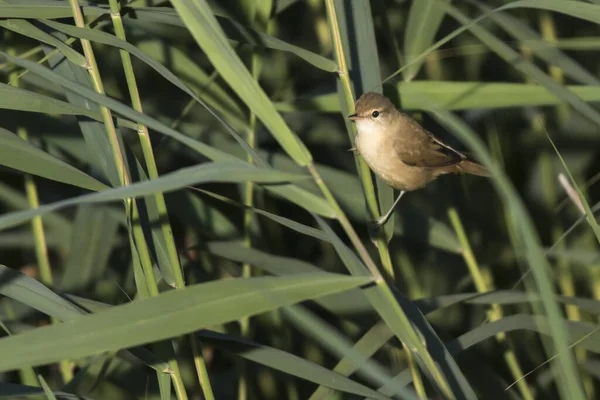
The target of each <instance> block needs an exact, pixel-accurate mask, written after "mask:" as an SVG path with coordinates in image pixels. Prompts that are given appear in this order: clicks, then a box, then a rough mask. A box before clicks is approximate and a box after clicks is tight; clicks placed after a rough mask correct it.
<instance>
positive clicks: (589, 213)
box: [546, 132, 600, 243]
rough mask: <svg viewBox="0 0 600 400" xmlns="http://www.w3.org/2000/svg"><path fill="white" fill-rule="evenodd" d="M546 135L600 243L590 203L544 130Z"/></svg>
mask: <svg viewBox="0 0 600 400" xmlns="http://www.w3.org/2000/svg"><path fill="white" fill-rule="evenodd" d="M546 137H547V138H548V141H550V144H551V145H552V148H553V149H554V151H555V152H556V155H557V156H558V158H559V160H560V162H561V164H562V166H563V168H564V169H565V171H566V173H567V175H568V176H569V180H570V181H571V185H573V187H574V188H575V190H576V191H577V197H578V198H579V200H580V201H581V205H582V206H583V209H584V210H585V215H586V216H587V221H588V223H589V224H590V226H591V227H592V231H593V232H594V235H595V236H596V240H597V241H598V243H600V226H599V225H598V221H597V220H596V216H595V215H594V213H593V212H592V209H591V208H590V204H589V203H588V201H587V200H586V198H585V196H584V195H583V192H582V191H581V189H580V188H579V185H577V182H576V181H575V178H573V175H572V174H571V171H569V167H568V166H567V163H566V162H565V160H564V159H563V157H562V155H561V154H560V152H559V151H558V148H557V147H556V145H555V144H554V141H553V140H552V138H551V137H550V135H549V134H548V132H546Z"/></svg>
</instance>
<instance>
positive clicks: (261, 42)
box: [125, 7, 337, 72]
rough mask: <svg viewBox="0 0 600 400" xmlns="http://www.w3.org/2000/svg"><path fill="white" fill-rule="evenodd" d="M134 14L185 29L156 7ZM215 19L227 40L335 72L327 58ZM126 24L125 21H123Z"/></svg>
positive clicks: (174, 15)
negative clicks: (263, 49) (290, 55)
mask: <svg viewBox="0 0 600 400" xmlns="http://www.w3.org/2000/svg"><path fill="white" fill-rule="evenodd" d="M135 14H136V17H137V19H139V20H140V21H145V22H146V21H147V22H159V23H164V24H169V25H173V26H179V27H185V26H186V25H185V23H184V22H183V21H182V20H181V18H180V17H179V15H177V13H174V12H172V11H171V10H168V9H165V8H162V7H161V8H158V7H136V8H135ZM215 18H216V20H217V22H218V23H219V25H220V26H221V28H222V29H223V32H224V33H225V35H227V38H228V39H229V40H232V41H237V42H240V43H242V42H243V43H248V44H250V45H254V46H263V47H266V48H269V49H273V50H280V51H285V52H288V53H291V54H294V55H296V56H298V57H300V58H301V59H303V60H304V61H306V62H308V63H310V64H312V65H314V66H315V67H317V68H319V69H322V70H323V71H327V72H335V71H337V64H336V63H335V62H334V61H333V60H330V59H329V58H326V57H323V56H321V55H319V54H316V53H313V52H311V51H308V50H306V49H303V48H301V47H298V46H294V45H293V44H291V43H287V42H284V41H283V40H280V39H278V38H276V37H274V36H271V35H268V34H266V33H263V32H258V31H256V30H253V29H250V28H247V27H245V26H243V25H242V24H240V23H239V22H236V21H234V20H232V19H230V18H226V17H224V16H218V15H215ZM125 22H126V23H127V20H125Z"/></svg>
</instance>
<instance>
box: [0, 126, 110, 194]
mask: <svg viewBox="0 0 600 400" xmlns="http://www.w3.org/2000/svg"><path fill="white" fill-rule="evenodd" d="M0 141H2V146H0V165H4V166H6V167H10V168H13V169H16V170H17V171H21V172H24V173H28V174H32V175H36V176H41V177H43V178H47V179H51V180H53V181H56V182H62V183H66V184H69V185H73V186H77V187H80V188H84V189H88V190H93V191H101V190H104V189H108V186H106V185H105V184H103V183H101V182H99V181H97V180H96V179H94V178H92V177H91V176H89V175H87V174H86V173H84V172H82V171H80V170H78V169H77V168H75V167H73V166H71V165H69V164H67V163H66V162H64V161H62V160H60V159H58V158H56V157H54V156H51V155H50V154H48V153H46V152H45V151H43V150H41V149H39V148H37V147H35V146H34V145H32V144H31V143H29V142H28V141H26V140H23V139H21V138H20V137H19V136H17V135H15V134H14V133H12V132H10V131H8V130H6V129H4V128H0Z"/></svg>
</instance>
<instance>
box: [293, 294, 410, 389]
mask: <svg viewBox="0 0 600 400" xmlns="http://www.w3.org/2000/svg"><path fill="white" fill-rule="evenodd" d="M367 290H370V289H367ZM282 312H283V314H284V315H285V317H286V318H287V319H289V320H290V321H292V323H293V324H294V325H295V326H296V327H297V329H298V330H300V331H301V332H302V333H304V334H305V335H307V336H309V337H312V339H313V340H314V341H315V342H317V343H319V344H320V345H321V346H323V347H324V348H326V349H327V350H329V351H330V352H331V353H333V354H334V355H335V356H336V357H338V358H341V357H347V358H348V359H350V360H352V362H353V363H354V364H362V368H361V369H360V371H359V373H360V375H362V377H363V378H365V379H368V380H369V381H370V382H373V383H374V384H377V385H380V384H381V383H382V382H386V381H388V380H389V379H391V377H390V375H389V373H388V372H387V371H386V369H385V368H383V366H382V365H381V364H379V363H376V362H374V361H372V360H369V358H368V357H365V356H364V355H363V354H361V353H359V352H357V351H356V350H355V349H354V348H353V346H352V342H351V341H350V340H349V339H348V338H346V336H345V335H343V334H341V333H340V332H338V331H337V330H336V329H335V328H334V327H332V326H331V325H330V324H328V323H327V322H325V321H324V320H323V319H321V318H319V317H317V316H316V315H315V314H313V313H311V312H310V311H309V310H307V309H306V308H304V307H301V306H289V307H284V308H283V310H282ZM393 396H397V397H400V398H403V399H411V400H416V399H417V396H416V394H415V393H413V392H412V390H411V391H409V390H407V389H406V388H405V387H402V386H401V385H396V387H395V389H394V394H393Z"/></svg>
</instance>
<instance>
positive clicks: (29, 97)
mask: <svg viewBox="0 0 600 400" xmlns="http://www.w3.org/2000/svg"><path fill="white" fill-rule="evenodd" d="M0 108H2V109H4V110H19V111H29V112H39V113H46V114H62V115H82V116H86V117H89V118H91V119H93V120H96V121H99V120H101V119H102V117H101V116H100V113H96V112H94V111H92V110H89V109H87V108H83V107H79V106H77V105H75V104H69V103H67V102H64V101H61V100H57V99H55V98H53V97H48V96H44V95H42V94H38V93H34V92H31V91H29V90H25V89H20V88H17V87H14V86H11V85H7V84H5V83H0Z"/></svg>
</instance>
